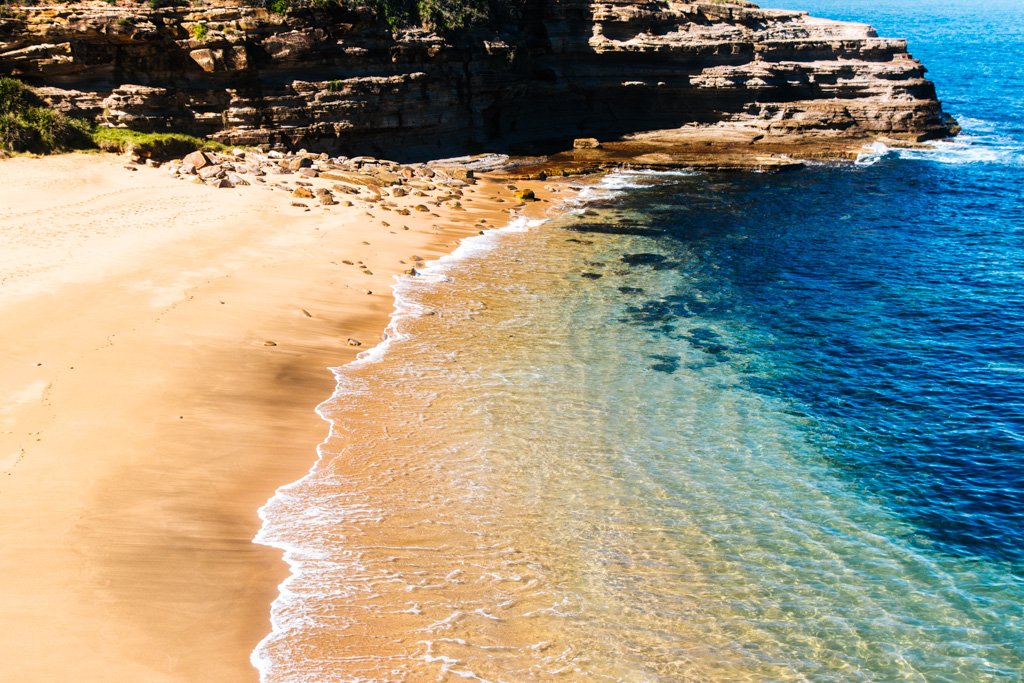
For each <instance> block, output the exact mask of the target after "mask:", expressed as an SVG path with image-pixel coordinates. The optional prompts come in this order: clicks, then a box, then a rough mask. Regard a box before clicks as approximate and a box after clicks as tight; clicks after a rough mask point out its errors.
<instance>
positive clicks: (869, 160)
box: [854, 118, 1024, 166]
mask: <svg viewBox="0 0 1024 683" xmlns="http://www.w3.org/2000/svg"><path fill="white" fill-rule="evenodd" d="M960 124H961V125H962V126H963V132H962V133H961V134H960V135H958V136H957V137H955V138H952V139H950V140H937V141H935V142H931V143H929V144H928V146H927V147H923V148H916V149H902V148H893V147H889V146H888V145H886V144H884V143H882V142H875V143H873V144H871V145H870V146H868V147H867V148H865V150H864V151H863V152H862V153H861V154H860V155H858V157H857V160H856V161H855V162H854V163H855V164H856V165H858V166H872V165H874V164H876V163H878V162H879V161H881V160H882V159H886V158H890V157H891V158H897V159H907V160H913V161H932V162H935V163H940V164H1000V165H1008V166H1020V165H1024V142H1022V141H1021V140H1019V139H1017V138H1014V137H1012V136H1010V135H1003V134H1001V133H999V128H998V126H997V125H996V124H994V123H992V122H990V121H984V120H982V119H972V118H963V119H961V120H960Z"/></svg>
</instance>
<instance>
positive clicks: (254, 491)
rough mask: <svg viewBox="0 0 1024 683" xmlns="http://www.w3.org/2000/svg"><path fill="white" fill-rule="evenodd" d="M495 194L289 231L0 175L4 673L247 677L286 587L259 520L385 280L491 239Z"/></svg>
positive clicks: (281, 200) (319, 428) (231, 214)
mask: <svg viewBox="0 0 1024 683" xmlns="http://www.w3.org/2000/svg"><path fill="white" fill-rule="evenodd" d="M497 193H503V194H504V195H505V197H506V199H507V198H508V196H509V195H510V194H511V193H510V192H508V190H507V189H505V188H504V186H502V185H501V184H498V183H481V184H479V185H477V186H476V187H475V188H474V189H472V190H471V191H469V192H468V193H467V196H466V197H467V198H466V199H464V200H463V203H464V204H465V206H466V208H467V209H468V211H465V212H458V216H457V218H458V220H457V221H453V220H451V217H452V216H453V215H455V213H456V212H449V213H448V214H447V216H446V215H445V214H443V213H442V212H441V210H440V209H436V210H435V211H436V212H437V213H438V214H439V215H437V216H434V215H431V214H428V213H419V212H414V213H413V215H411V216H397V215H395V214H394V212H385V211H382V210H381V209H380V208H379V207H377V208H373V209H370V207H369V206H366V205H363V204H362V203H361V202H356V206H353V207H348V208H345V207H340V206H336V207H331V208H330V209H323V208H320V207H316V208H314V209H312V210H311V211H309V212H304V211H303V210H302V209H301V208H296V207H292V206H290V197H288V196H287V195H286V193H284V192H271V191H268V190H267V189H266V188H263V187H250V188H239V189H236V190H215V189H212V188H208V187H205V186H197V185H192V184H190V183H187V182H183V181H180V180H175V179H172V178H170V177H168V176H167V175H166V174H165V173H164V172H163V171H161V170H157V169H150V168H139V169H138V170H137V171H134V172H130V171H127V170H125V168H124V163H123V160H121V159H119V158H115V157H110V156H97V155H69V156H61V157H51V158H46V159H11V160H5V161H0V243H2V244H3V249H2V250H0V332H2V344H3V352H2V354H0V387H2V389H0V390H2V392H3V395H4V396H5V400H4V402H3V403H2V404H0V548H2V550H0V586H2V589H0V590H2V591H3V593H2V598H0V662H2V665H0V667H2V669H3V675H2V676H0V677H2V678H3V679H4V680H9V681H19V682H21V683H30V682H35V681H48V682H49V681H118V682H119V683H120V682H124V681H147V682H161V681H219V682H221V683H228V682H232V681H254V680H256V678H257V676H256V672H255V670H254V669H253V668H252V667H251V666H250V664H249V654H250V652H251V650H252V648H253V647H254V646H255V644H256V643H257V642H258V641H259V639H260V638H261V637H262V636H264V635H265V634H266V632H267V631H268V630H269V605H270V602H271V600H272V599H273V598H274V596H275V595H276V587H277V584H278V583H279V582H280V581H281V580H282V579H283V578H284V577H285V575H286V568H285V566H284V564H283V562H281V559H280V555H279V553H278V551H276V550H274V549H271V548H266V547H263V546H258V545H254V544H253V543H252V542H251V539H252V538H253V536H254V535H255V533H256V531H257V529H258V527H259V519H258V517H257V515H256V511H257V509H258V508H259V506H260V505H262V504H263V503H264V502H265V501H266V500H267V499H268V498H269V497H270V496H271V495H272V494H273V492H274V490H275V489H276V488H277V487H278V486H279V485H281V484H284V483H287V482H290V481H292V480H294V479H296V478H298V477H299V476H301V475H302V474H303V473H304V472H305V471H306V470H307V469H308V468H309V466H310V465H311V464H312V462H313V459H314V457H315V447H316V444H317V443H318V442H319V441H320V440H322V439H323V438H324V436H325V435H326V429H327V427H326V424H325V423H324V422H322V421H321V420H320V418H319V417H318V416H317V415H316V414H315V412H314V408H315V406H316V405H317V404H318V403H319V402H321V401H322V400H324V399H325V398H327V397H328V396H329V395H330V394H331V391H332V390H333V386H334V382H333V378H332V376H331V374H330V372H329V370H328V367H329V366H335V365H340V364H342V363H344V362H346V361H348V360H350V359H351V358H353V357H354V355H355V354H356V353H357V352H358V351H359V350H361V349H365V348H367V347H369V346H372V345H373V344H374V343H376V341H377V340H378V339H379V338H380V334H381V331H382V330H383V329H384V326H385V323H386V320H387V316H388V314H389V313H390V311H391V307H392V300H391V297H390V290H391V283H392V279H393V277H394V276H395V275H396V274H398V273H400V272H402V271H403V270H405V269H408V268H409V267H411V266H412V261H411V260H410V257H411V256H412V255H414V254H415V255H419V256H422V257H424V258H427V259H430V258H432V257H435V256H437V255H438V254H440V253H443V252H445V251H447V250H450V249H451V248H452V246H453V245H454V244H455V243H456V241H457V240H458V239H460V238H461V237H463V236H465V235H467V234H474V233H476V232H477V229H478V226H477V225H476V222H477V221H478V220H479V219H480V218H481V217H486V218H487V219H488V220H489V221H490V224H491V225H498V224H500V223H502V222H503V221H504V220H506V218H507V216H506V215H503V211H504V210H507V208H508V207H511V206H512V205H513V203H514V202H511V201H506V202H504V203H495V201H494V199H495V197H496V195H497ZM409 199H410V200H411V199H415V198H409ZM417 201H423V200H422V199H417ZM371 213H372V214H373V215H369V214H371ZM382 221H387V222H388V223H390V224H391V225H390V226H388V227H386V226H385V225H384V224H383V222H382ZM402 225H407V226H409V227H410V230H402V229H401V226H402ZM344 261H351V262H352V264H353V265H348V264H346V263H344ZM360 261H362V262H363V263H364V265H366V266H367V269H368V270H370V271H371V272H372V274H367V273H366V272H365V270H364V269H360V267H359V262H360ZM368 290H369V291H372V292H373V293H372V294H367V291H368ZM349 338H354V339H358V340H360V341H362V342H363V346H362V347H361V349H360V348H356V347H353V346H350V345H349V343H348V339H349ZM271 343H272V344H273V345H271Z"/></svg>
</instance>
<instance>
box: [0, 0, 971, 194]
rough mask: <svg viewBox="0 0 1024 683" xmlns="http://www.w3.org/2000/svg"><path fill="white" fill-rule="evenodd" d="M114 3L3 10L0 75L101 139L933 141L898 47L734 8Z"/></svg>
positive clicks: (445, 146) (386, 147) (635, 2)
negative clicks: (480, 12)
mask: <svg viewBox="0 0 1024 683" xmlns="http://www.w3.org/2000/svg"><path fill="white" fill-rule="evenodd" d="M126 2H127V0H119V3H120V4H114V5H110V4H107V3H103V2H97V1H95V0H86V1H85V2H83V3H79V4H74V5H61V4H53V5H41V6H28V5H24V6H19V5H5V7H8V8H9V9H8V11H7V14H6V16H3V17H0V72H6V73H12V74H14V75H16V76H18V77H21V78H24V79H26V80H27V81H29V82H31V83H33V84H34V85H41V86H43V87H42V88H40V93H41V94H42V95H43V97H44V98H46V99H47V100H48V101H49V102H51V103H52V104H53V105H54V106H56V107H58V108H60V109H62V110H64V111H66V112H69V113H72V114H75V115H80V116H87V117H91V118H93V119H95V120H97V121H99V122H101V123H104V124H106V125H112V126H128V127H131V128H134V129H140V130H168V129H170V130H177V131H182V132H190V133H193V134H198V135H208V136H211V137H212V138H214V139H216V140H219V141H221V142H224V143H225V144H228V145H239V146H256V145H258V146H265V147H268V148H275V149H281V150H295V149H299V148H306V149H316V150H322V151H326V152H330V153H332V154H346V155H357V154H375V155H378V156H392V157H397V158H401V159H403V160H414V159H416V158H420V159H425V158H436V157H438V156H445V155H449V154H452V153H465V152H466V151H472V150H473V149H498V148H501V147H503V146H504V147H506V148H508V149H510V150H520V151H521V147H519V146H521V145H524V144H535V143H540V142H550V143H552V144H553V145H554V146H555V147H558V148H562V149H564V148H567V147H571V146H572V141H573V139H574V138H580V139H583V138H594V139H600V140H602V141H604V140H609V139H613V138H615V137H617V136H621V135H624V134H628V133H635V132H639V131H649V130H658V129H673V128H678V127H680V126H684V125H701V126H716V125H721V124H736V123H741V124H745V125H751V126H756V127H757V128H758V129H759V130H760V134H762V135H768V136H775V137H780V138H785V137H791V136H812V137H815V138H823V139H830V138H838V137H842V138H849V139H854V138H860V139H865V138H871V137H875V136H879V135H884V136H888V137H891V138H898V139H904V140H920V139H928V138H935V137H943V136H945V135H948V134H949V133H950V131H951V124H950V123H949V122H948V121H947V120H946V119H945V118H944V116H943V114H942V110H941V107H940V105H939V103H938V101H937V100H936V97H935V91H934V87H933V85H932V84H931V83H930V82H929V81H928V80H926V79H925V78H924V72H925V70H924V68H923V67H922V66H921V64H920V63H918V62H917V61H916V60H914V59H913V58H912V57H911V56H910V55H909V54H908V53H907V48H906V43H905V42H904V41H902V40H892V39H885V38H879V37H878V36H877V35H876V33H875V32H874V30H872V29H871V28H870V27H869V26H865V25H862V24H853V23H844V22H837V21H829V20H825V19H816V18H813V17H809V16H807V15H806V14H804V13H802V12H791V11H783V10H762V9H758V8H756V7H753V6H751V5H750V3H743V2H737V3H735V4H732V3H728V2H721V1H714V2H713V1H694V2H682V1H679V0H670V1H669V2H663V3H649V2H640V1H639V0H607V1H604V2H592V1H590V0H587V1H584V0H537V1H536V2H534V3H532V4H531V5H530V8H531V9H530V13H529V17H527V18H526V19H524V22H523V25H522V26H516V27H507V28H506V30H503V32H500V33H497V34H487V35H476V34H474V35H467V36H462V37H461V39H460V40H458V41H455V42H453V41H451V40H447V39H443V38H441V37H439V36H438V35H435V34H433V33H430V32H428V31H424V30H404V31H399V32H397V33H392V32H391V31H389V30H387V29H386V27H384V26H383V25H382V24H381V23H380V22H379V21H377V20H375V19H374V18H373V17H371V16H369V15H368V14H367V13H366V12H364V11H360V10H344V9H341V8H337V7H336V8H334V9H332V10H325V11H316V10H312V9H307V10H298V11H295V12H291V13H289V14H288V15H286V16H279V15H276V14H273V13H270V12H268V11H266V10H263V9H258V8H254V7H249V6H246V5H242V4H241V3H238V2H232V1H231V0H206V1H204V2H203V3H201V4H195V5H192V6H184V7H164V8H159V9H149V8H148V7H147V6H145V5H132V6H131V7H128V6H127V5H126V4H125V3H126ZM581 144H583V145H593V144H594V143H593V142H591V141H590V140H587V141H586V142H581ZM585 148H586V147H585ZM539 151H546V150H539ZM221 180H223V179H221Z"/></svg>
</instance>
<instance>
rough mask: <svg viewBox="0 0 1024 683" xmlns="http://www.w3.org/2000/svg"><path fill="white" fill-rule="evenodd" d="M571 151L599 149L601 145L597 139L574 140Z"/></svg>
mask: <svg viewBox="0 0 1024 683" xmlns="http://www.w3.org/2000/svg"><path fill="white" fill-rule="evenodd" d="M572 148H573V149H601V143H600V141H599V140H598V139H597V138H576V139H575V140H573V141H572Z"/></svg>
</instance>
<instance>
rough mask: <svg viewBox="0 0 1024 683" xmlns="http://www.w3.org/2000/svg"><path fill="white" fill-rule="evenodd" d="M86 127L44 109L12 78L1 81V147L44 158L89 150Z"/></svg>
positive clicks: (35, 98)
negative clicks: (79, 149)
mask: <svg viewBox="0 0 1024 683" xmlns="http://www.w3.org/2000/svg"><path fill="white" fill-rule="evenodd" d="M88 132H89V124H87V123H86V122H84V121H81V120H79V119H75V118H71V117H68V116H65V115H64V114H62V113H60V112H58V111H54V110H52V109H49V108H47V107H46V106H44V103H43V102H42V101H41V100H40V99H39V98H38V97H36V95H35V94H34V93H33V92H32V91H31V90H29V89H28V88H26V87H25V86H24V85H22V84H21V82H20V81H18V80H15V79H13V78H0V147H2V148H3V149H5V150H7V151H9V152H37V153H40V154H46V153H49V152H59V151H65V150H69V149H76V148H80V147H85V146H89V145H90V144H91V143H90V140H89V136H88Z"/></svg>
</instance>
